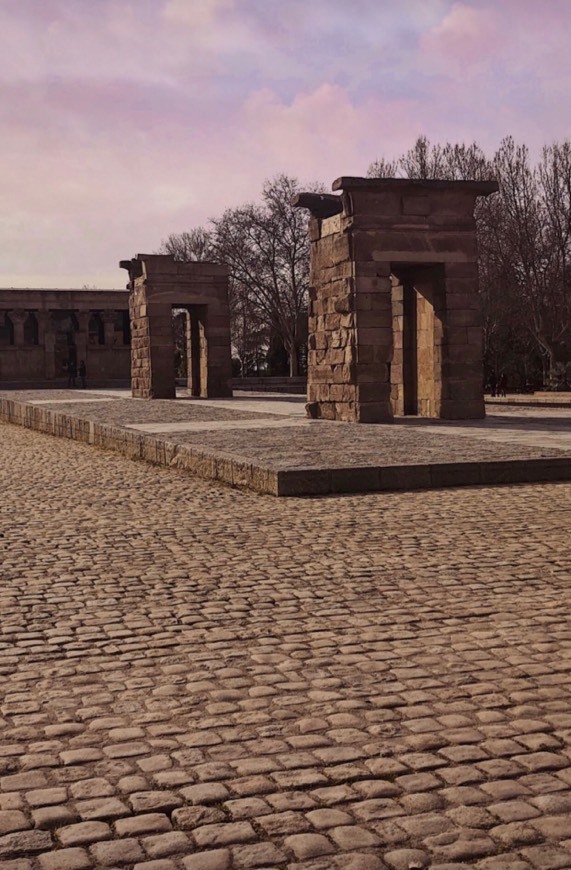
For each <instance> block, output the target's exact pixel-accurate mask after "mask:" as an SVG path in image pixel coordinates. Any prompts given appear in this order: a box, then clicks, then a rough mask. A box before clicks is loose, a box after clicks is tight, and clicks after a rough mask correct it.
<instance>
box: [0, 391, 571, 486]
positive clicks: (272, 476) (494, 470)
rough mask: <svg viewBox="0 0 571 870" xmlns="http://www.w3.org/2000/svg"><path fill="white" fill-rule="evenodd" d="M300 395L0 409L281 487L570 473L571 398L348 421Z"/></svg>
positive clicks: (109, 394)
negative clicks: (326, 417) (465, 415)
mask: <svg viewBox="0 0 571 870" xmlns="http://www.w3.org/2000/svg"><path fill="white" fill-rule="evenodd" d="M304 405H305V399H304V397H302V396H299V395H283V394H279V395H270V394H268V393H263V394H256V393H251V392H249V393H237V394H236V395H235V396H234V398H232V399H212V400H204V399H194V398H191V397H190V396H189V395H188V393H187V392H186V391H185V390H179V396H178V398H177V399H176V400H155V401H152V402H148V401H143V400H137V399H132V398H131V396H130V394H129V392H128V391H126V390H110V389H107V390H20V391H3V392H0V419H1V420H4V421H6V422H10V423H16V424H19V425H22V426H25V427H27V428H30V429H35V430H37V431H40V432H45V433H48V434H51V435H56V436H58V437H63V438H70V439H73V440H77V441H81V442H84V443H89V444H93V445H95V446H97V447H100V448H103V449H107V450H113V451H115V452H118V453H121V454H122V455H124V456H127V457H129V458H132V459H142V460H145V461H148V462H151V463H154V464H157V465H163V466H168V467H172V468H176V469H180V470H183V471H187V472H190V473H192V474H195V475H197V476H199V477H202V478H204V479H207V480H217V481H220V482H222V483H225V484H229V485H231V486H240V487H246V488H249V489H253V490H256V491H258V492H263V493H269V494H271V495H276V496H290V495H326V494H329V493H343V492H346V493H347V492H364V491H378V490H415V489H430V488H438V487H449V486H470V485H471V486H473V485H482V484H485V485H490V484H505V483H523V482H537V481H553V480H569V479H571V410H568V409H548V410H547V409H537V408H518V409H514V408H509V407H497V406H494V407H493V408H491V409H489V411H490V412H489V414H488V417H487V418H486V420H476V421H474V420H472V421H462V422H452V421H434V420H426V419H421V418H412V417H408V418H402V420H401V421H400V422H398V423H394V424H392V425H378V424H377V425H364V424H361V425H349V424H346V423H338V422H330V421H323V420H308V419H307V418H306V417H305V409H304Z"/></svg>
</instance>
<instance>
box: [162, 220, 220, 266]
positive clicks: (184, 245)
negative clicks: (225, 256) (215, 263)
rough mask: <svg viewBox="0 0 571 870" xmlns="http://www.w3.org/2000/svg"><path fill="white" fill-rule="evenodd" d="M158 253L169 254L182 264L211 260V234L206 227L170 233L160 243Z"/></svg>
mask: <svg viewBox="0 0 571 870" xmlns="http://www.w3.org/2000/svg"><path fill="white" fill-rule="evenodd" d="M158 253H159V254H171V255H172V256H173V257H174V258H175V260H180V261H181V262H183V263H191V262H195V261H197V260H211V259H212V257H213V250H212V233H211V231H210V230H209V229H207V228H206V227H195V228H194V229H192V230H189V231H188V232H184V233H171V234H170V235H169V236H167V238H166V239H163V241H162V242H161V245H160V247H159V250H158Z"/></svg>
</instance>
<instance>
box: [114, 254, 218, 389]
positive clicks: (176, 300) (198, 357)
mask: <svg viewBox="0 0 571 870" xmlns="http://www.w3.org/2000/svg"><path fill="white" fill-rule="evenodd" d="M121 266H122V267H123V268H126V269H128V271H129V276H130V278H131V280H130V284H129V287H130V291H131V292H130V297H129V309H130V316H131V387H132V394H133V396H134V397H137V398H144V399H172V398H174V397H175V367H174V365H175V364H174V332H173V321H172V310H173V308H186V309H187V310H188V311H189V313H190V318H189V330H188V346H189V354H188V359H189V363H190V364H189V387H190V388H191V390H192V393H193V395H200V396H202V397H204V398H206V397H210V398H213V397H223V396H231V395H232V388H231V377H232V363H231V346H230V311H229V306H228V272H227V269H226V267H225V266H220V265H218V264H216V263H206V262H196V263H179V262H177V261H175V260H174V259H173V258H172V257H171V256H168V255H159V254H153V255H151V254H139V255H138V256H137V257H134V258H133V259H132V260H123V261H122V262H121Z"/></svg>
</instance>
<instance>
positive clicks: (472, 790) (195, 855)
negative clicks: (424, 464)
mask: <svg viewBox="0 0 571 870" xmlns="http://www.w3.org/2000/svg"><path fill="white" fill-rule="evenodd" d="M0 455H1V462H0V478H1V483H2V501H1V503H0V535H1V538H0V547H1V549H2V587H1V593H0V608H1V612H2V622H1V635H0V640H1V644H0V673H1V681H0V693H1V700H0V714H1V716H0V810H1V811H0V866H1V867H2V868H4V870H81V868H99V867H101V868H110V867H129V868H140V870H142V868H146V870H223V868H232V870H246V868H266V870H270V868H290V870H294V868H295V870H297V868H304V870H329V868H338V870H381V868H382V870H385V868H387V870H412V868H424V867H430V868H432V870H456V868H458V870H459V868H464V867H476V868H478V870H504V868H505V870H508V868H510V870H524V868H527V870H530V868H532V870H553V868H563V870H565V868H567V870H568V868H571V749H570V735H571V709H570V703H569V702H570V697H571V629H570V627H569V615H570V614H569V610H570V598H569V574H570V567H571V540H570V535H569V517H570V516H571V488H570V487H569V485H568V484H565V483H552V484H536V485H520V486H511V487H510V486H507V487H506V486H504V487H495V488H485V487H478V488H469V489H447V490H442V489H441V490H431V491H426V492H408V493H373V494H369V495H351V496H329V497H327V498H320V499H298V498H290V499H285V500H279V499H275V498H273V497H271V496H265V495H259V494H255V493H251V492H245V491H240V490H232V489H228V488H225V487H222V486H220V485H219V484H216V483H213V482H210V481H202V480H198V479H196V478H191V477H188V476H184V475H182V474H180V473H177V472H176V471H174V470H169V469H166V468H158V467H153V466H151V465H147V464H145V463H142V462H131V461H129V460H127V459H125V458H123V457H120V456H115V455H112V454H109V453H104V452H102V451H99V450H97V449H94V448H93V447H89V446H85V445H82V444H78V443H75V442H73V441H67V440H63V439H56V438H50V437H48V436H45V435H42V434H38V433H36V432H32V431H28V430H25V429H22V428H20V427H17V426H8V425H4V424H0Z"/></svg>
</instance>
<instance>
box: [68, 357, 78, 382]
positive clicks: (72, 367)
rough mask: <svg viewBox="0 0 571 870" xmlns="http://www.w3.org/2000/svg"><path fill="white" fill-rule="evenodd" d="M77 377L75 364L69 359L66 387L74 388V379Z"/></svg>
mask: <svg viewBox="0 0 571 870" xmlns="http://www.w3.org/2000/svg"><path fill="white" fill-rule="evenodd" d="M76 377H77V364H76V362H75V360H74V359H70V360H69V362H68V364H67V385H68V387H75V379H76Z"/></svg>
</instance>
